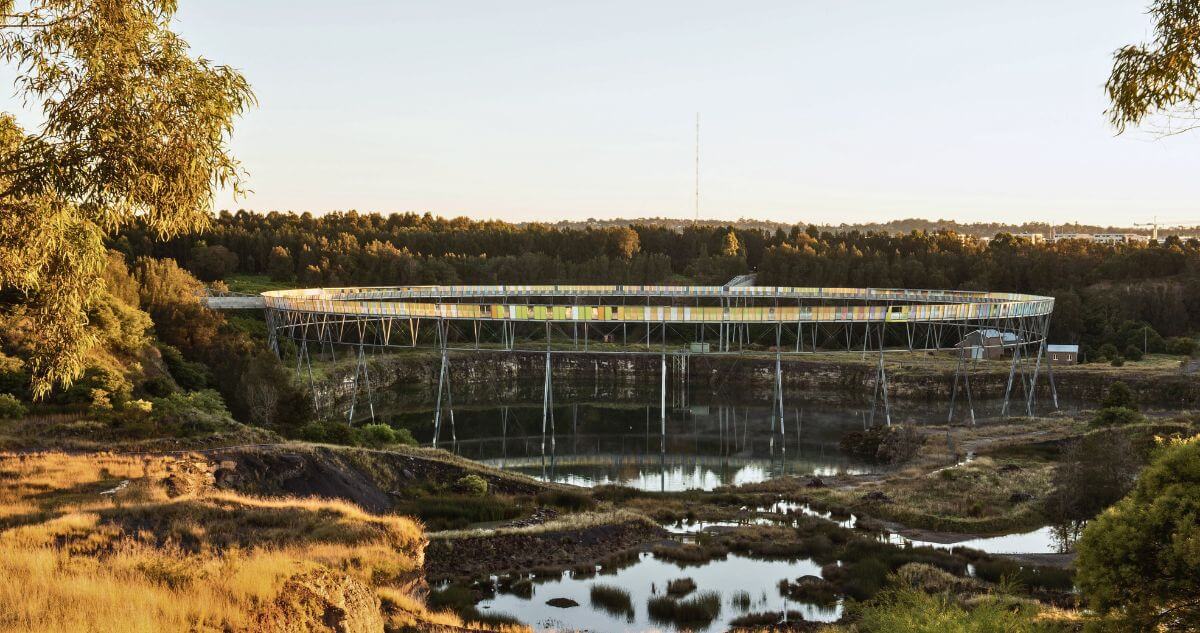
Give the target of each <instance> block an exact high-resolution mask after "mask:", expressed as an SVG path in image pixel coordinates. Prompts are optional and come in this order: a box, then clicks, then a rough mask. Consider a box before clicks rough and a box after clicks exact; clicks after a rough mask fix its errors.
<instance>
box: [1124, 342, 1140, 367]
mask: <svg viewBox="0 0 1200 633" xmlns="http://www.w3.org/2000/svg"><path fill="white" fill-rule="evenodd" d="M1125 358H1128V359H1129V360H1131V361H1133V362H1135V363H1136V362H1137V361H1139V360H1142V348H1140V347H1138V346H1137V345H1126V346H1125Z"/></svg>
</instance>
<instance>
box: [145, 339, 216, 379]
mask: <svg viewBox="0 0 1200 633" xmlns="http://www.w3.org/2000/svg"><path fill="white" fill-rule="evenodd" d="M158 351H159V354H161V355H162V359H163V364H165V365H166V366H167V371H168V372H170V373H171V377H172V378H174V379H175V384H177V385H179V386H180V388H182V389H184V390H186V391H196V390H197V389H204V388H205V387H207V386H208V385H209V384H210V382H211V376H210V372H209V371H208V368H207V367H205V366H204V364H203V363H193V362H190V361H188V360H185V359H184V358H183V354H181V353H180V352H179V350H178V349H176V348H175V347H172V346H170V345H167V344H165V343H160V344H159V345H158Z"/></svg>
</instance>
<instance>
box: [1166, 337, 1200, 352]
mask: <svg viewBox="0 0 1200 633" xmlns="http://www.w3.org/2000/svg"><path fill="white" fill-rule="evenodd" d="M1166 351H1167V353H1168V354H1175V355H1177V356H1191V355H1192V354H1195V353H1196V339H1194V338H1192V337H1190V336H1172V337H1171V338H1169V339H1167V342H1166Z"/></svg>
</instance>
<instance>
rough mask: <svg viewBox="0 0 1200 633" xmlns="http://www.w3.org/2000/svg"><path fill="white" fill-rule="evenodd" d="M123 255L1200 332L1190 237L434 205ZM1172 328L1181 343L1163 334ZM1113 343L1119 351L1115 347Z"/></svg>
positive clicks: (1134, 332) (1124, 352) (1059, 332)
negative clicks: (1049, 309)
mask: <svg viewBox="0 0 1200 633" xmlns="http://www.w3.org/2000/svg"><path fill="white" fill-rule="evenodd" d="M110 245H111V247H112V248H114V249H116V250H117V251H120V252H122V253H124V254H125V255H126V257H127V258H128V259H129V261H135V260H136V259H138V258H140V257H154V258H169V259H174V260H175V261H177V262H179V263H180V265H182V266H185V267H186V268H188V269H189V270H190V271H192V272H193V273H194V274H195V275H196V276H198V277H199V278H200V279H202V280H205V281H217V280H221V279H224V278H225V277H227V276H229V275H233V274H252V275H268V276H270V277H271V279H273V280H275V281H277V282H280V283H289V284H296V285H303V286H338V285H404V284H454V283H464V284H516V283H625V284H660V283H700V284H721V283H724V282H726V281H728V280H729V279H730V278H732V277H733V276H735V275H739V274H743V273H747V272H752V271H753V272H757V273H758V283H759V284H761V285H799V286H829V287H847V286H848V287H906V288H951V289H965V290H993V291H1008V292H1027V293H1038V294H1047V295H1052V296H1054V297H1055V298H1056V299H1057V302H1056V307H1055V315H1054V319H1053V321H1052V330H1051V334H1052V338H1053V339H1054V340H1055V341H1056V342H1062V343H1080V344H1082V345H1083V346H1084V355H1085V357H1088V358H1092V359H1097V360H1098V359H1101V358H1103V359H1105V360H1112V359H1115V358H1116V357H1117V356H1128V355H1132V354H1133V353H1134V352H1133V350H1132V349H1131V348H1134V347H1136V348H1138V350H1139V351H1150V352H1156V351H1157V352H1162V351H1173V352H1176V353H1187V352H1190V351H1191V349H1192V348H1191V345H1192V344H1191V343H1189V342H1188V341H1186V340H1178V339H1179V338H1180V337H1188V336H1190V335H1192V334H1194V333H1195V332H1197V331H1200V241H1198V240H1196V239H1194V238H1192V239H1180V238H1178V237H1174V236H1172V237H1168V238H1166V239H1165V240H1162V241H1161V242H1158V241H1152V242H1150V243H1149V244H1145V245H1142V244H1129V245H1107V244H1098V243H1093V242H1086V241H1082V240H1067V241H1059V242H1055V243H1033V242H1031V241H1029V240H1025V239H1022V238H1017V237H1014V236H1012V235H1011V234H1007V233H1000V234H997V235H996V236H995V237H994V238H993V239H991V240H983V239H977V238H975V237H972V236H968V235H962V234H958V233H955V232H953V231H933V232H930V231H923V230H913V231H910V232H908V233H900V234H897V233H891V232H886V231H860V230H830V229H821V228H819V227H817V226H813V225H807V226H805V225H799V224H798V225H793V226H792V227H791V228H790V229H788V230H785V229H784V228H783V227H782V226H779V227H776V228H775V229H774V230H770V229H766V228H759V227H754V226H737V225H733V224H725V225H720V224H715V223H712V222H708V223H699V224H696V225H685V226H679V225H677V224H663V223H660V224H655V223H647V224H638V223H633V224H620V223H612V224H610V225H606V226H599V227H597V226H572V225H564V224H555V225H550V224H536V223H535V224H524V225H518V224H512V223H507V222H501V221H495V220H487V221H477V220H470V219H467V218H443V217H437V216H433V215H430V214H415V213H403V214H392V215H383V214H378V213H357V212H354V211H350V212H338V213H329V214H326V215H313V214H309V213H304V214H294V213H279V212H272V213H266V214H259V213H251V212H247V211H238V212H236V213H230V212H222V213H220V214H218V215H217V216H216V217H215V218H214V221H213V222H212V227H211V228H210V229H209V230H207V231H205V232H204V233H201V234H193V235H181V236H176V237H174V238H172V239H169V240H166V241H161V240H158V239H157V236H156V235H155V234H154V232H153V231H152V230H149V228H148V227H144V226H141V225H134V226H132V227H130V228H128V229H126V230H125V231H123V232H122V233H121V234H120V235H119V236H118V237H116V238H115V239H113V240H112V241H111V244H110ZM1172 338H1174V339H1177V340H1171V339H1172ZM1114 349H1115V350H1116V351H1115V352H1114V351H1112V350H1114Z"/></svg>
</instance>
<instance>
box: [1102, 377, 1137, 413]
mask: <svg viewBox="0 0 1200 633" xmlns="http://www.w3.org/2000/svg"><path fill="white" fill-rule="evenodd" d="M1100 404H1102V405H1103V406H1105V407H1124V408H1126V409H1134V410H1137V399H1136V398H1134V396H1133V390H1132V389H1130V388H1129V385H1127V384H1125V383H1123V382H1121V381H1119V380H1118V381H1117V382H1114V383H1113V384H1111V385H1109V387H1108V393H1107V394H1106V395H1105V396H1104V400H1101V401H1100Z"/></svg>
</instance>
